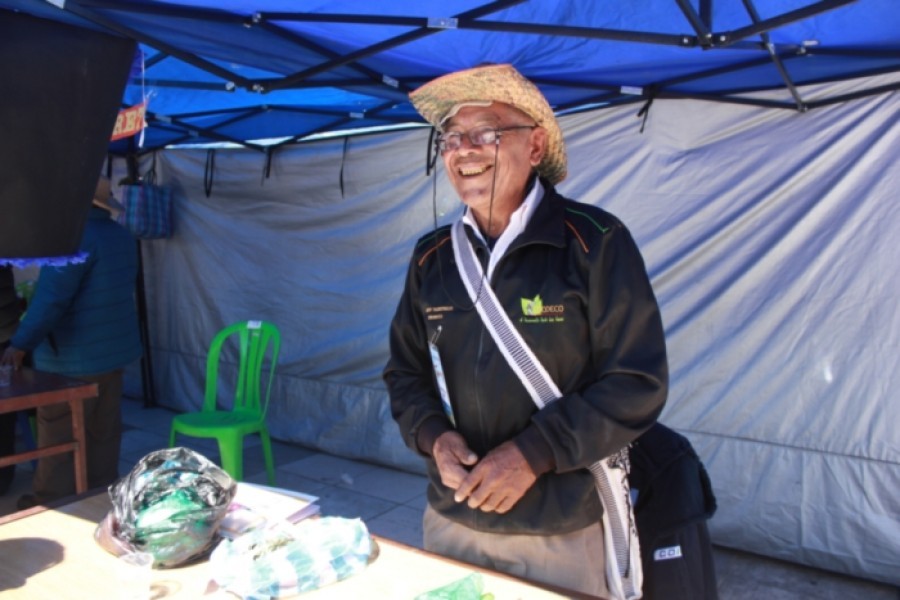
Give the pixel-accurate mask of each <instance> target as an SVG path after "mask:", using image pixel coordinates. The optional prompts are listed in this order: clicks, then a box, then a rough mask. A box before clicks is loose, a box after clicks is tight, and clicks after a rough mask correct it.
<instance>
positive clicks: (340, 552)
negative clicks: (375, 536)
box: [209, 517, 374, 600]
mask: <svg viewBox="0 0 900 600" xmlns="http://www.w3.org/2000/svg"><path fill="white" fill-rule="evenodd" d="M373 550H374V542H373V541H372V538H371V536H370V535H369V531H368V529H367V528H366V526H365V524H364V523H363V522H362V520H360V519H344V518H341V517H322V518H320V519H308V520H305V521H301V522H299V523H297V524H296V525H285V524H278V525H275V526H272V527H261V528H257V529H253V530H251V531H249V532H248V533H245V534H243V535H241V536H238V537H236V538H235V539H233V540H224V541H223V542H222V543H220V544H219V545H218V546H217V547H216V549H215V550H214V551H213V553H212V556H210V558H209V565H210V572H211V573H212V578H213V579H214V580H215V582H216V583H217V584H219V585H220V586H221V587H223V588H225V589H226V590H227V591H229V592H231V593H233V594H235V595H237V596H239V597H241V598H244V599H245V600H269V599H270V598H286V597H289V596H294V595H296V594H299V593H301V592H307V591H310V590H315V589H318V588H320V587H322V586H325V585H328V584H330V583H334V582H336V581H342V580H344V579H346V578H348V577H351V576H353V575H355V574H357V573H359V572H360V571H362V570H363V569H365V568H366V565H367V564H368V562H369V560H370V558H371V557H372V554H373Z"/></svg>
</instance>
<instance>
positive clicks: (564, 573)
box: [422, 506, 609, 598]
mask: <svg viewBox="0 0 900 600" xmlns="http://www.w3.org/2000/svg"><path fill="white" fill-rule="evenodd" d="M422 525H423V530H424V542H425V549H426V550H428V551H429V552H434V553H435V554H441V555H444V556H449V557H451V558H455V559H457V560H461V561H464V562H468V563H471V564H475V565H478V566H481V567H485V568H488V569H492V570H494V571H500V572H503V573H508V574H510V575H513V576H515V577H519V578H522V579H530V580H532V581H537V582H540V583H547V584H550V585H555V586H559V587H563V588H566V589H569V590H573V591H577V592H581V593H583V594H589V595H592V596H597V597H599V598H608V597H609V591H608V590H607V587H606V574H605V573H604V564H605V561H604V553H603V526H602V525H601V524H600V523H597V524H596V525H591V526H590V527H586V528H585V529H581V530H579V531H574V532H572V533H565V534H560V535H550V536H537V535H502V534H496V533H484V532H481V531H475V530H473V529H469V528H468V527H465V526H463V525H460V524H458V523H456V522H454V521H451V520H449V519H447V518H444V517H442V516H441V515H439V514H438V513H437V512H436V511H435V510H434V509H432V508H431V506H428V507H427V508H426V509H425V516H424V518H423V519H422Z"/></svg>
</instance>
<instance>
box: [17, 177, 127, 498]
mask: <svg viewBox="0 0 900 600" xmlns="http://www.w3.org/2000/svg"><path fill="white" fill-rule="evenodd" d="M119 207H120V205H119V204H118V202H117V201H116V200H115V198H113V195H112V191H111V189H110V182H109V179H107V178H106V177H101V178H100V179H99V181H98V183H97V187H96V190H95V192H94V198H93V201H92V206H91V208H90V212H89V214H88V218H87V222H86V224H85V227H84V232H83V234H82V239H81V244H80V247H79V250H80V252H81V253H82V254H84V255H85V257H86V258H85V260H84V262H81V263H74V264H68V265H65V266H62V267H56V266H44V267H42V268H41V272H40V276H39V278H38V284H37V287H36V288H35V291H34V295H33V297H32V299H31V303H30V304H29V306H28V310H27V311H26V313H25V316H24V317H23V318H22V321H21V322H20V323H19V326H18V328H17V330H16V332H15V334H14V335H13V337H12V339H11V340H10V346H9V347H8V348H7V349H6V350H5V351H4V353H3V356H2V359H0V360H2V362H3V363H4V364H12V365H14V366H15V368H16V369H18V368H20V367H21V365H22V360H23V358H24V357H25V354H26V352H28V351H31V352H32V353H33V354H32V361H33V364H34V367H35V368H36V369H38V370H41V371H48V372H51V373H60V374H62V375H68V376H72V377H77V378H79V379H85V380H87V381H91V382H95V383H97V384H98V387H99V395H98V397H97V398H92V399H89V400H86V401H85V403H84V421H85V430H86V431H85V437H86V446H87V476H88V485H89V487H91V488H96V487H100V486H107V485H109V484H111V483H113V482H114V481H115V480H116V479H118V468H119V450H120V442H121V438H122V413H121V407H120V406H119V402H120V400H121V396H122V375H123V369H124V367H126V366H127V365H129V364H130V363H132V362H133V361H135V360H137V359H138V358H139V357H140V355H141V352H142V348H141V341H140V331H139V329H138V315H137V307H136V304H135V298H134V290H135V282H136V280H137V273H138V257H137V247H136V244H135V240H134V238H133V237H132V236H131V234H130V233H128V232H127V231H126V230H125V229H124V228H122V227H121V226H120V225H118V224H117V223H116V222H115V221H113V220H112V219H111V218H110V217H111V212H112V211H113V210H116V209H118V208H119ZM37 434H38V435H37V438H38V444H40V446H42V447H43V446H51V445H55V444H59V443H63V442H67V441H70V439H71V435H72V429H71V413H70V412H69V407H68V405H66V404H58V405H53V406H42V407H40V408H38V411H37ZM33 488H34V494H33V495H32V494H28V495H25V496H22V497H21V498H19V501H18V507H19V508H20V509H24V508H29V507H31V506H34V505H36V504H39V503H43V502H47V501H50V500H54V499H57V498H60V497H63V496H67V495H70V494H73V493H74V492H75V477H74V470H73V466H72V455H71V454H63V455H57V456H50V457H47V458H42V459H40V461H39V462H38V467H37V470H36V471H35V475H34V482H33Z"/></svg>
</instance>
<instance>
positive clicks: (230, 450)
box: [217, 435, 244, 481]
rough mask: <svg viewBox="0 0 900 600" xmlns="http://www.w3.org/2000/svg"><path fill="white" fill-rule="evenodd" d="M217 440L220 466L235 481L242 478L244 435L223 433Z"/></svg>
mask: <svg viewBox="0 0 900 600" xmlns="http://www.w3.org/2000/svg"><path fill="white" fill-rule="evenodd" d="M217 439H218V441H219V458H220V459H221V460H222V468H223V469H224V470H225V472H226V473H228V474H229V475H231V477H232V479H234V480H235V481H243V480H244V436H231V435H223V436H220V437H218V438H217Z"/></svg>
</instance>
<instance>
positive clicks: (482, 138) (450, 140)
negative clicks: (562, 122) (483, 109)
mask: <svg viewBox="0 0 900 600" xmlns="http://www.w3.org/2000/svg"><path fill="white" fill-rule="evenodd" d="M536 127H537V125H510V126H509V127H491V126H490V125H483V126H481V127H476V128H474V129H470V130H468V131H448V132H447V133H442V134H441V135H440V137H438V140H437V147H438V150H440V151H441V153H444V152H450V151H452V150H459V147H460V146H462V138H463V136H466V137H467V138H468V140H469V142H470V143H471V144H472V145H473V146H484V145H485V144H493V143H499V142H500V137H501V136H502V135H503V134H504V132H507V131H513V130H515V129H534V128H536Z"/></svg>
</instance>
